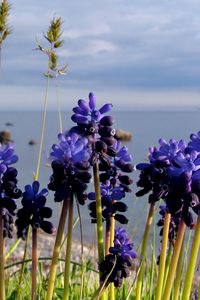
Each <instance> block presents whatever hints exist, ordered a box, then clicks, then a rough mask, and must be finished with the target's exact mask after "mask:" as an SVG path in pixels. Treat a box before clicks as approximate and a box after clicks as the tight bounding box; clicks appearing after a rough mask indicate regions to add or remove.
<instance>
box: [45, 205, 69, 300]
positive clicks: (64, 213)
mask: <svg viewBox="0 0 200 300" xmlns="http://www.w3.org/2000/svg"><path fill="white" fill-rule="evenodd" d="M68 207H69V199H64V201H63V207H62V211H61V216H60V221H59V225H58V230H57V235H56V240H55V245H54V249H53V257H52V262H51V269H50V274H49V280H48V288H47V295H46V300H51V299H52V297H53V290H54V284H55V279H56V272H57V262H58V258H59V254H60V249H61V244H62V237H63V232H64V228H65V222H66V218H67V212H68Z"/></svg>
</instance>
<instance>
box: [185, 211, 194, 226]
mask: <svg viewBox="0 0 200 300" xmlns="http://www.w3.org/2000/svg"><path fill="white" fill-rule="evenodd" d="M183 221H184V222H185V224H186V225H187V226H188V227H190V228H193V227H194V220H193V217H192V214H191V212H189V211H185V212H184V213H183Z"/></svg>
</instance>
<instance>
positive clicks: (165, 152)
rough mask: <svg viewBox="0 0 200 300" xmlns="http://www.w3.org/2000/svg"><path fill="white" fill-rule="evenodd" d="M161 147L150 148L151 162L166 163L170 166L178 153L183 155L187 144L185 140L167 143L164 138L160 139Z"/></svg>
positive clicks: (171, 140) (172, 140)
mask: <svg viewBox="0 0 200 300" xmlns="http://www.w3.org/2000/svg"><path fill="white" fill-rule="evenodd" d="M159 144H160V147H159V148H156V147H152V148H149V161H150V163H155V162H157V161H165V162H166V163H168V164H170V163H171V162H172V160H173V159H174V158H175V157H176V156H177V154H178V153H183V151H184V150H185V148H186V144H185V142H184V141H183V140H180V141H176V140H174V139H170V140H169V142H168V143H167V142H166V141H165V140H164V139H163V138H160V139H159Z"/></svg>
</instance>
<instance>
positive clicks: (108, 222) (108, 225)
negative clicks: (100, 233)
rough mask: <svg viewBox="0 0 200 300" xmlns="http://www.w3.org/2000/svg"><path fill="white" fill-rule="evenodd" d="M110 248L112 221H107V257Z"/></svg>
mask: <svg viewBox="0 0 200 300" xmlns="http://www.w3.org/2000/svg"><path fill="white" fill-rule="evenodd" d="M109 248H110V219H107V220H106V236H105V255H108V254H109Z"/></svg>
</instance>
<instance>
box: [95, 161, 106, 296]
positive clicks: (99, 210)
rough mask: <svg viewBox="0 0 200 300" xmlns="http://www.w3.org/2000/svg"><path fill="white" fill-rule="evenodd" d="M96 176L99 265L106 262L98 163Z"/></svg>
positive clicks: (103, 294)
mask: <svg viewBox="0 0 200 300" xmlns="http://www.w3.org/2000/svg"><path fill="white" fill-rule="evenodd" d="M93 175H94V189H95V195H96V217H97V246H98V259H99V261H98V262H99V264H101V263H102V262H103V261H104V243H103V221H102V205H101V191H100V180H99V166H98V162H96V163H95V164H94V166H93ZM100 278H101V272H99V281H100ZM100 299H101V300H105V299H106V295H105V293H104V292H102V293H101V298H100Z"/></svg>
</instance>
